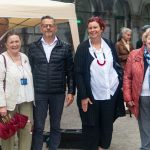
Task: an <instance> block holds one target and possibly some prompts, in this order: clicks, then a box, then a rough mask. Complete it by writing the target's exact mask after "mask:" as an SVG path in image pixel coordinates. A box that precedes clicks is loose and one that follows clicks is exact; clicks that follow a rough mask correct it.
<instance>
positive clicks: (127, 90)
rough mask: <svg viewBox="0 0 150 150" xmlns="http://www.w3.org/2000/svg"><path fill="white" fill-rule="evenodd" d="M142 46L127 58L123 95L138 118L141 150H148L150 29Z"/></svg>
mask: <svg viewBox="0 0 150 150" xmlns="http://www.w3.org/2000/svg"><path fill="white" fill-rule="evenodd" d="M142 41H143V46H142V47H141V48H140V49H136V50H133V51H132V52H131V53H130V55H129V57H128V60H127V63H126V67H125V71H124V78H123V79H124V80H123V95H124V100H125V102H126V103H127V106H128V107H129V109H130V110H131V111H132V113H133V114H134V115H135V117H136V118H137V119H138V124H139V130H140V137H141V150H150V29H147V30H146V32H145V33H144V34H143V36H142Z"/></svg>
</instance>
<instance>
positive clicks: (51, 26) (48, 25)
mask: <svg viewBox="0 0 150 150" xmlns="http://www.w3.org/2000/svg"><path fill="white" fill-rule="evenodd" d="M42 27H43V28H48V27H49V28H53V27H55V25H54V24H42Z"/></svg>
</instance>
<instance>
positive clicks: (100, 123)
mask: <svg viewBox="0 0 150 150" xmlns="http://www.w3.org/2000/svg"><path fill="white" fill-rule="evenodd" d="M94 105H95V109H96V114H95V115H96V124H95V125H94V126H88V125H84V126H83V127H82V128H83V129H82V130H83V136H84V140H85V141H84V142H85V144H84V149H85V150H97V149H98V146H100V147H102V148H104V149H107V148H109V147H110V143H111V139H112V132H113V121H114V110H115V96H113V97H111V100H102V101H96V100H95V101H94Z"/></svg>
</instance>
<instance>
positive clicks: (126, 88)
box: [123, 46, 144, 118]
mask: <svg viewBox="0 0 150 150" xmlns="http://www.w3.org/2000/svg"><path fill="white" fill-rule="evenodd" d="M143 54H144V46H143V47H142V48H140V49H136V50H133V51H132V52H131V53H130V54H129V57H128V59H127V63H126V66H125V70H124V77H123V97H124V101H125V102H126V103H127V102H129V101H131V100H133V101H134V103H135V106H133V107H130V108H129V109H130V110H131V112H132V113H133V114H134V115H135V117H136V118H138V115H139V97H140V95H141V90H142V84H143V79H144V59H143Z"/></svg>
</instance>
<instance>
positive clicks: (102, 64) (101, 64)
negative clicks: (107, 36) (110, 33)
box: [94, 50, 106, 66]
mask: <svg viewBox="0 0 150 150" xmlns="http://www.w3.org/2000/svg"><path fill="white" fill-rule="evenodd" d="M102 53H103V58H104V62H103V63H100V62H99V60H98V58H97V55H96V53H95V51H94V56H95V58H96V60H97V64H98V65H99V66H104V65H105V64H106V57H105V53H104V52H103V50H102Z"/></svg>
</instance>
